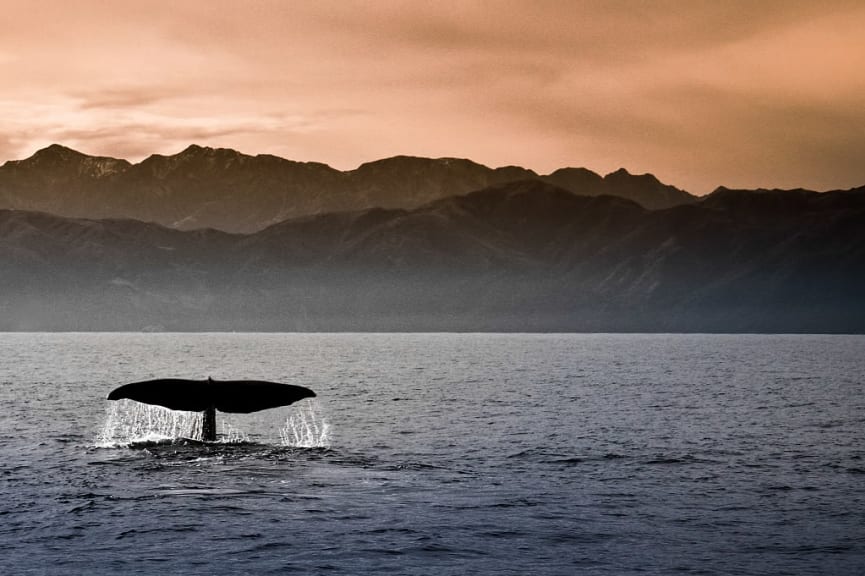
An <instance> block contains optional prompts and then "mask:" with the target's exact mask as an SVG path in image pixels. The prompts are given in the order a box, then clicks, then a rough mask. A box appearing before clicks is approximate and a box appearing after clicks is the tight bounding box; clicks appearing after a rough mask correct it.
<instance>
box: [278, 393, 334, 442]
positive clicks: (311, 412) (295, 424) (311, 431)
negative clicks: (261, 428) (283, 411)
mask: <svg viewBox="0 0 865 576" xmlns="http://www.w3.org/2000/svg"><path fill="white" fill-rule="evenodd" d="M318 412H319V405H318V402H316V401H315V400H309V401H307V402H303V403H301V404H299V405H297V406H296V407H294V408H293V409H292V414H291V415H289V417H288V418H287V419H286V420H285V426H283V427H282V428H281V429H280V431H279V436H280V438H281V439H282V444H283V446H289V447H292V448H330V425H329V424H328V423H327V421H326V420H325V419H324V417H322V416H320V415H319V413H318Z"/></svg>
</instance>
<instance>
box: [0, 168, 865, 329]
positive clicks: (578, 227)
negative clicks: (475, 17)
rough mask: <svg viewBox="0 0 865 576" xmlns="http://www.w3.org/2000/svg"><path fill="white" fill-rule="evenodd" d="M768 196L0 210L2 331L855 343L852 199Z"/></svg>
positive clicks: (862, 277)
mask: <svg viewBox="0 0 865 576" xmlns="http://www.w3.org/2000/svg"><path fill="white" fill-rule="evenodd" d="M785 195H787V193H785V192H778V191H776V192H773V193H770V194H768V195H766V196H762V195H760V194H752V195H751V196H755V197H757V198H758V204H759V205H758V209H756V210H755V209H752V208H749V206H748V205H747V204H743V203H742V198H746V199H747V198H750V197H749V196H748V194H747V193H745V192H738V193H737V192H733V193H730V194H719V195H717V196H716V197H714V198H710V197H706V198H704V199H702V200H700V201H698V202H694V203H690V204H684V205H680V206H674V207H671V208H667V209H662V210H648V209H646V208H643V207H641V206H639V205H638V204H636V203H634V202H631V201H628V200H626V199H622V198H619V197H615V196H606V195H601V196H594V197H590V196H578V195H574V194H571V193H570V192H569V191H567V190H564V189H562V188H559V187H556V186H553V185H551V184H548V183H545V182H541V181H537V180H523V181H518V182H510V183H505V184H500V185H497V186H492V187H488V188H485V189H482V190H479V191H475V192H472V193H469V194H466V195H463V196H456V197H449V198H443V199H439V200H435V201H432V202H429V203H427V204H424V205H422V206H420V207H418V208H415V209H411V210H408V209H385V208H369V209H364V210H356V211H344V212H336V213H329V214H323V215H313V216H304V217H297V218H293V219H289V220H285V221H283V222H280V223H278V224H275V225H273V226H270V227H268V228H265V229H263V230H260V231H257V232H255V233H247V234H230V233H226V232H222V231H219V230H209V229H204V230H192V231H182V230H177V229H172V228H168V227H164V226H160V225H157V224H151V223H143V222H138V221H133V220H96V219H69V218H61V217H57V216H53V215H50V214H37V213H33V212H27V211H9V210H0V260H2V261H3V262H4V274H3V275H2V276H0V287H2V290H0V310H2V314H0V329H3V330H20V329H42V330H54V329H67V330H69V329H83V330H138V329H141V328H143V327H146V326H155V325H159V326H162V327H163V328H165V329H168V330H282V331H284V330H325V331H326V330H361V331H365V330H386V331H437V330H446V331H465V330H469V331H477V330H480V331H609V332H622V331H626V332H642V331H654V332H665V331H666V332H858V333H865V301H863V299H862V298H861V294H862V293H863V290H865V187H863V188H858V189H853V190H849V191H832V192H825V193H816V192H793V193H790V194H789V197H785ZM767 199H768V200H769V202H768V203H765V202H764V201H765V200H767Z"/></svg>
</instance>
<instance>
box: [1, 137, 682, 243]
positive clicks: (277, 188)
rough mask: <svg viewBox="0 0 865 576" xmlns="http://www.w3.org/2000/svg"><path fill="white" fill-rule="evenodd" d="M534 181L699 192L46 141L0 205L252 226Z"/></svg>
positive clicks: (663, 199) (604, 190)
mask: <svg viewBox="0 0 865 576" xmlns="http://www.w3.org/2000/svg"><path fill="white" fill-rule="evenodd" d="M526 179H537V180H542V181H545V182H548V183H551V184H554V185H556V186H559V187H561V188H564V189H566V190H569V191H571V192H573V193H575V194H579V195H585V196H597V195H600V194H613V195H616V196H621V197H623V198H628V199H631V200H633V201H635V202H637V203H639V204H641V205H642V206H644V207H646V208H650V209H658V208H667V207H671V206H675V205H679V204H685V203H689V202H693V201H694V200H695V198H694V197H693V196H691V195H690V194H688V193H687V192H684V191H682V190H679V189H677V188H674V187H673V186H668V185H665V184H662V183H661V182H659V181H658V180H657V179H656V178H655V177H654V176H652V175H650V174H645V175H641V176H635V175H631V174H629V173H628V172H626V171H625V170H624V169H621V170H618V171H616V172H613V173H612V174H608V175H607V176H605V177H601V176H599V175H598V174H595V173H594V172H591V171H590V170H586V169H585V168H565V169H562V170H557V171H556V172H553V173H552V174H549V175H547V176H539V175H538V174H536V173H535V172H533V171H531V170H527V169H525V168H519V167H516V166H509V167H505V168H496V169H492V168H488V167H486V166H483V165H481V164H477V163H475V162H472V161H470V160H462V159H456V158H439V159H430V158H415V157H408V156H397V157H394V158H387V159H384V160H378V161H375V162H369V163H367V164H363V165H361V166H360V167H359V168H357V169H355V170H350V171H346V172H342V171H339V170H335V169H333V168H331V167H329V166H327V165H325V164H319V163H314V162H292V161H290V160H285V159H283V158H278V157H276V156H269V155H259V156H248V155H245V154H241V153H239V152H236V151H234V150H229V149H223V148H219V149H213V148H204V147H201V146H190V147H188V148H187V149H186V150H184V151H182V152H180V153H179V154H175V155H173V156H161V155H158V154H157V155H153V156H150V157H149V158H147V159H145V160H143V161H142V162H140V163H138V164H130V163H129V162H127V161H125V160H116V159H113V158H103V157H95V156H87V155H85V154H81V153H80V152H76V151H74V150H71V149H69V148H65V147H63V146H59V145H52V146H49V147H47V148H45V149H42V150H39V151H38V152H36V153H35V154H34V155H33V156H31V157H30V158H27V159H25V160H18V161H10V162H6V163H5V164H4V165H3V166H0V208H10V209H18V210H33V211H41V212H48V213H51V214H56V215H58V216H68V217H74V218H131V219H135V220H141V221H145V222H156V223H159V224H162V225H164V226H168V227H172V228H178V229H181V230H190V229H195V228H216V229H219V230H225V231H228V232H255V231H257V230H261V229H263V228H265V227H267V226H269V225H271V224H275V223H277V222H281V221H283V220H286V219H290V218H296V217H299V216H309V215H316V214H326V213H331V212H341V211H354V210H365V209H370V208H376V207H380V208H403V209H413V208H417V207H419V206H421V205H423V204H426V203H428V202H432V201H434V200H438V199H441V198H446V197H450V196H459V195H463V194H467V193H469V192H471V191H474V190H480V189H482V188H486V187H488V186H493V185H497V184H503V183H507V182H513V181H519V180H526Z"/></svg>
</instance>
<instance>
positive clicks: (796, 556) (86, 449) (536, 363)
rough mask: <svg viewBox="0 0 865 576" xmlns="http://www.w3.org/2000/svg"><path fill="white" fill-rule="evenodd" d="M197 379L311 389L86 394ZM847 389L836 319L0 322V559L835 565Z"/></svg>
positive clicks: (478, 567)
mask: <svg viewBox="0 0 865 576" xmlns="http://www.w3.org/2000/svg"><path fill="white" fill-rule="evenodd" d="M207 376H212V377H213V378H216V379H220V378H224V379H231V378H261V379H271V380H277V381H282V382H287V383H292V384H301V385H304V386H308V387H310V388H312V389H313V390H315V391H316V392H317V394H318V397H317V398H316V399H313V400H303V401H302V402H300V403H298V404H296V405H294V406H292V407H286V408H280V409H276V410H269V411H265V412H259V413H257V414H253V415H249V416H236V415H228V417H223V416H226V415H222V414H220V415H218V416H219V418H220V424H219V426H220V430H221V431H222V433H223V435H222V436H221V440H220V441H218V442H217V443H201V442H197V441H195V440H194V434H195V431H194V430H195V424H196V418H197V415H194V414H188V413H171V412H169V411H166V410H163V409H150V408H146V407H144V406H142V405H140V404H137V403H134V402H131V401H121V402H109V401H107V400H105V396H106V395H107V394H108V392H109V391H110V390H111V389H112V388H114V387H116V386H118V385H120V384H124V383H127V382H132V381H136V380H144V379H150V378H158V377H187V378H206V377H207ZM863 391H865V337H862V336H761V335H736V336H725V335H518V334H515V335H490V334H0V424H2V427H0V432H2V438H3V442H2V444H0V496H2V498H0V574H3V575H18V574H58V575H61V574H62V575H69V574H89V575H94V574H96V575H98V574H162V575H165V574H232V575H242V574H255V575H259V574H291V573H297V574H388V573H390V574H434V575H437V576H442V575H447V574H520V575H524V574H563V575H564V574H615V575H628V574H676V573H680V574H736V575H748V574H797V575H804V574H833V575H844V574H850V575H861V574H863V573H865V395H863ZM184 436H191V437H193V438H192V439H189V438H184Z"/></svg>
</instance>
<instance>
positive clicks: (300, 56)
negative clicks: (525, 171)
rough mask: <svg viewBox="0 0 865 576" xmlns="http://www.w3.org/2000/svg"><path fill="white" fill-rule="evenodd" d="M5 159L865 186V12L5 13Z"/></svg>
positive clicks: (345, 9)
mask: <svg viewBox="0 0 865 576" xmlns="http://www.w3.org/2000/svg"><path fill="white" fill-rule="evenodd" d="M0 27H2V30H3V33H2V34H0V72H2V74H3V77H4V78H5V80H4V82H3V87H2V88H0V117H2V118H3V130H2V131H0V161H3V160H7V159H18V158H23V157H26V156H29V155H30V154H32V153H33V152H34V151H35V150H37V149H39V148H41V147H44V146H46V145H48V144H51V143H55V142H56V143H61V144H63V145H66V146H69V147H72V148H75V149H78V150H81V151H82V152H85V153H88V154H98V155H108V156H115V157H122V158H127V159H129V160H132V161H136V160H140V159H142V158H144V157H146V156H148V155H150V154H152V153H163V154H171V153H176V152H178V151H180V150H182V149H183V148H185V147H186V146H187V145H188V144H190V143H198V144H202V145H210V146H224V147H231V148H235V149H238V150H241V151H243V152H245V153H248V154H257V153H270V154H276V155H279V156H283V157H286V158H290V159H294V160H315V161H320V162H326V163H328V164H330V165H332V166H334V167H337V168H340V169H349V168H354V167H356V166H357V165H358V164H360V163H362V162H366V161H370V160H374V159H378V158H383V157H387V156H393V155H397V154H409V155H420V156H432V157H440V156H457V157H468V158H472V159H473V160H475V161H478V162H482V163H484V164H487V165H491V166H501V165H507V164H518V165H521V166H525V167H527V168H532V169H534V170H537V171H539V172H549V171H552V170H554V169H556V168H558V167H562V166H585V167H587V168H590V169H592V170H594V171H596V172H600V173H606V172H610V171H613V170H615V169H617V168H619V167H620V166H624V167H627V168H628V169H629V170H630V171H632V172H636V173H641V172H652V173H654V174H656V175H657V176H658V177H659V178H660V179H661V180H663V181H665V182H669V183H672V184H675V185H677V186H679V187H682V188H685V189H688V190H690V191H691V192H694V193H698V194H703V193H706V192H709V191H711V190H712V189H713V188H715V187H716V186H719V185H726V186H731V187H761V186H762V187H798V186H802V187H808V188H814V189H819V190H823V189H830V188H847V187H852V186H858V185H861V184H863V183H865V163H863V162H862V160H861V150H863V149H865V35H863V34H862V30H863V29H865V5H863V4H862V3H861V2H843V1H833V2H820V3H818V2H771V1H766V2H757V3H755V2H724V3H719V2H663V1H662V2H570V1H564V2H556V1H549V2H537V1H524V2H521V1H502V2H472V3H467V2H446V3H442V2H437V3H422V2H408V1H406V2H360V1H355V2H344V1H343V2H280V1H273V2H267V1H257V2H222V1H182V2H100V1H77V2H59V1H57V2H54V1H45V2H35V3H34V2H19V1H7V2H3V9H2V10H0Z"/></svg>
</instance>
